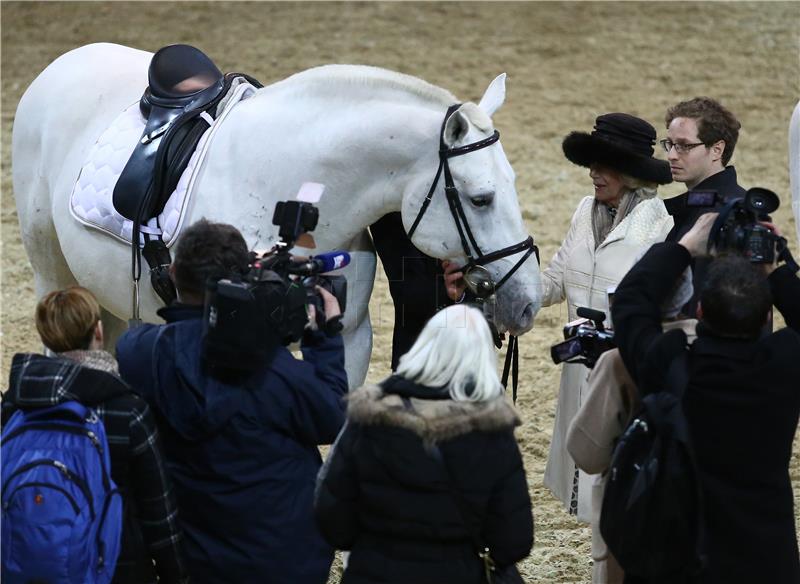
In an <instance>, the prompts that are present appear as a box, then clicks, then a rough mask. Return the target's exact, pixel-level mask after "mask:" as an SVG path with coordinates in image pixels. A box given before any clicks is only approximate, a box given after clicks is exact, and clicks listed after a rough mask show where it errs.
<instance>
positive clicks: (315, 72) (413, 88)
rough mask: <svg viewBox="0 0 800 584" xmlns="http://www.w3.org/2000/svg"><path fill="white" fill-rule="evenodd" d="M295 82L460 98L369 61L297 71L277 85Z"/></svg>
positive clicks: (449, 100) (446, 101) (444, 101)
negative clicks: (373, 64)
mask: <svg viewBox="0 0 800 584" xmlns="http://www.w3.org/2000/svg"><path fill="white" fill-rule="evenodd" d="M295 83H313V84H319V85H330V86H334V87H335V86H337V85H338V86H348V87H352V86H363V87H368V88H370V89H375V88H386V89H389V90H397V91H401V92H403V93H410V94H412V95H415V96H417V97H419V98H421V99H422V100H423V101H433V102H435V103H437V104H440V105H445V106H447V105H451V104H453V103H456V102H457V101H458V99H456V97H455V96H454V95H453V94H452V93H450V92H449V91H447V90H446V89H442V88H441V87H438V86H436V85H433V84H431V83H428V82H427V81H423V80H422V79H419V78H417V77H413V76H411V75H406V74H404V73H398V72H396V71H390V70H388V69H382V68H380V67H372V66H369V65H322V66H320V67H314V68H313V69H308V70H306V71H301V72H300V73H296V74H294V75H292V76H291V77H288V78H287V79H285V80H284V81H281V82H280V83H278V84H276V86H277V85H283V86H288V85H294V84H295ZM284 84H285V85H284Z"/></svg>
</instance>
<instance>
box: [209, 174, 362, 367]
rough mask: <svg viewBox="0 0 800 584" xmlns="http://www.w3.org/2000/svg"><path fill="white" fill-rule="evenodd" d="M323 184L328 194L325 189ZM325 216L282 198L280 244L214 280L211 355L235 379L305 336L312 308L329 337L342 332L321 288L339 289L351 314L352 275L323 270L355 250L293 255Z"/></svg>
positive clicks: (277, 219)
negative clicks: (349, 291)
mask: <svg viewBox="0 0 800 584" xmlns="http://www.w3.org/2000/svg"><path fill="white" fill-rule="evenodd" d="M308 184H314V183H306V185H308ZM306 185H304V187H305V186H306ZM318 186H319V187H320V189H319V194H321V188H322V186H321V185H318ZM302 192H303V189H302V188H301V194H302ZM298 196H300V195H298ZM317 200H318V198H317ZM318 219H319V209H317V207H315V206H314V204H313V203H312V202H308V201H300V200H297V201H281V202H278V203H277V205H276V206H275V211H274V214H273V217H272V224H273V225H277V226H278V236H279V242H278V244H277V245H276V246H275V247H273V248H272V249H271V250H269V251H268V252H266V253H264V254H263V255H261V256H260V257H259V256H258V255H257V254H256V253H255V252H251V254H250V255H251V258H250V262H249V265H248V267H247V270H246V271H245V272H244V273H243V274H239V273H233V274H230V275H229V276H227V277H223V278H219V279H215V280H209V282H208V283H207V286H206V296H205V307H204V330H203V332H204V335H205V339H204V354H203V357H204V362H205V364H206V366H207V367H208V368H209V370H210V372H211V373H212V374H218V376H220V374H221V375H222V376H230V375H231V374H235V373H237V372H238V373H249V372H252V371H255V370H257V369H259V368H261V367H263V365H264V364H265V363H266V362H267V361H268V360H269V358H270V357H271V356H272V354H273V352H274V350H275V349H276V348H277V347H279V346H286V345H289V344H291V343H294V342H297V341H298V340H300V339H301V338H302V336H303V334H304V332H305V329H306V325H307V324H308V311H307V305H313V306H314V307H315V312H316V325H317V327H318V328H319V329H321V330H323V331H324V332H325V333H326V334H328V335H332V334H335V333H337V332H339V331H340V330H341V329H342V324H341V316H339V317H336V318H332V319H330V320H328V319H327V318H326V315H325V310H324V302H323V300H322V298H321V296H320V295H319V294H318V292H317V290H316V286H320V287H323V288H325V289H326V290H328V291H329V292H331V293H332V294H333V295H334V296H335V297H336V299H337V300H338V301H339V306H340V308H341V310H342V313H344V310H345V307H346V300H347V280H346V279H345V278H344V277H343V276H335V275H323V274H324V273H325V272H329V271H331V270H335V269H338V268H343V267H345V266H346V265H347V264H348V263H349V262H350V256H349V254H348V253H347V252H343V251H337V252H328V253H325V254H320V255H317V256H312V257H310V258H307V259H298V258H295V257H293V256H292V255H291V254H290V250H291V249H292V248H293V247H294V245H295V243H296V242H297V240H298V239H299V238H300V237H301V236H302V235H303V234H305V233H309V232H311V231H313V230H314V229H315V228H316V226H317V221H318Z"/></svg>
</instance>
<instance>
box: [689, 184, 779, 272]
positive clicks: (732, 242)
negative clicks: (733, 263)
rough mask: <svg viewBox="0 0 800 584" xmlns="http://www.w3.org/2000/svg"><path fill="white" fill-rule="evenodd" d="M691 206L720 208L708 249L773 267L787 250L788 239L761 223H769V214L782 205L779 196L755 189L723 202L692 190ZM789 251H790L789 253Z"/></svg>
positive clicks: (715, 196) (706, 193)
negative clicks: (777, 255)
mask: <svg viewBox="0 0 800 584" xmlns="http://www.w3.org/2000/svg"><path fill="white" fill-rule="evenodd" d="M687 205H688V206H690V207H712V208H716V209H719V216H718V217H717V219H716V221H714V225H712V226H711V232H710V234H709V237H708V250H709V252H710V251H711V250H712V249H715V250H717V251H718V252H723V251H730V252H734V253H738V254H741V255H743V256H745V257H746V258H747V259H749V260H750V261H751V262H753V263H758V264H771V263H773V262H774V261H775V253H776V248H777V252H778V254H781V253H783V251H784V250H787V248H786V239H785V238H783V237H781V236H779V235H776V234H775V233H773V232H772V231H771V230H770V229H769V228H768V227H765V226H764V225H761V224H760V223H759V221H769V220H770V218H769V214H770V213H773V212H774V211H775V210H776V209H777V208H778V207H779V206H780V199H778V195H776V194H775V193H773V192H772V191H770V190H768V189H763V188H760V187H754V188H752V189H750V190H748V191H747V193H746V194H745V196H744V197H737V198H734V199H731V200H728V201H721V200H720V198H719V195H718V194H717V192H716V191H690V192H689V195H688V199H687ZM787 251H788V250H787Z"/></svg>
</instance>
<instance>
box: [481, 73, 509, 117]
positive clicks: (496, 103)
mask: <svg viewBox="0 0 800 584" xmlns="http://www.w3.org/2000/svg"><path fill="white" fill-rule="evenodd" d="M505 100H506V74H505V73H500V75H498V76H497V77H495V78H494V81H492V82H491V83H490V84H489V87H487V88H486V92H485V93H484V94H483V97H482V98H481V102H480V103H479V104H478V107H479V108H481V109H482V110H483V111H484V112H486V115H487V116H489V117H490V118H491V117H492V116H493V115H494V112H496V111H497V110H499V109H500V106H501V105H503V102H504V101H505Z"/></svg>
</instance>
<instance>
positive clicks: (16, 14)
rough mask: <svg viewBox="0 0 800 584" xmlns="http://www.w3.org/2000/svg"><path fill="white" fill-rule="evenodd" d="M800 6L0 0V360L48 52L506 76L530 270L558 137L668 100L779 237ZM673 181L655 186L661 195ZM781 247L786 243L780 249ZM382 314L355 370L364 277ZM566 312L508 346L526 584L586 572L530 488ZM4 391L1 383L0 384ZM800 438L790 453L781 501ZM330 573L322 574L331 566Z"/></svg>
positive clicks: (17, 276)
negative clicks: (715, 118) (750, 191)
mask: <svg viewBox="0 0 800 584" xmlns="http://www.w3.org/2000/svg"><path fill="white" fill-rule="evenodd" d="M798 30H800V4H796V3H766V2H763V3H762V2H759V3H716V2H715V3H656V2H648V3H633V2H630V3H628V2H626V3H472V2H464V3H455V2H454V3H412V2H401V3H290V2H286V3H234V2H230V3H229V2H225V3H191V2H187V3H183V2H182V3H166V2H164V3H141V4H140V3H122V2H121V3H116V2H113V3H112V2H109V3H103V2H99V3H80V2H76V3H73V2H66V3H55V2H52V3H50V2H37V3H26V2H3V3H2V70H1V73H2V369H1V370H0V378H2V379H3V380H5V379H6V378H7V374H8V367H9V363H10V359H11V356H12V355H13V354H14V353H15V352H17V351H23V350H24V351H35V350H38V349H39V344H38V342H37V337H36V334H35V329H34V328H33V326H32V313H33V307H34V304H35V298H34V293H33V283H32V272H31V269H30V266H29V264H28V261H27V258H26V255H25V252H24V250H23V249H22V246H21V244H20V239H19V229H18V226H17V217H16V212H15V207H14V199H13V193H12V188H11V162H12V161H11V159H10V142H11V128H12V124H13V119H14V111H15V108H16V104H17V102H18V100H19V98H20V96H21V95H22V93H23V92H24V90H25V88H26V87H27V86H28V84H29V83H30V82H31V81H32V80H33V78H34V77H35V76H36V75H37V74H38V73H39V72H40V71H41V70H42V69H43V68H44V67H45V66H46V65H47V64H48V63H49V62H50V61H52V60H53V59H54V58H56V57H57V56H58V55H60V54H62V53H64V52H65V51H68V50H70V49H72V48H75V47H77V46H80V45H83V44H86V43H91V42H96V41H109V42H115V43H120V44H124V45H130V46H134V47H137V48H141V49H146V50H150V51H154V50H157V49H158V48H160V47H161V46H163V45H166V44H171V43H176V42H181V43H189V44H194V45H196V46H199V47H200V48H202V49H203V50H205V51H206V52H207V53H208V54H209V55H210V56H211V57H212V58H213V59H215V60H216V62H217V64H218V65H219V66H220V68H221V69H222V70H224V71H230V70H237V71H246V72H248V73H250V74H252V75H253V76H255V77H256V78H258V79H260V80H261V81H262V82H264V83H269V82H272V81H275V80H279V79H281V78H283V77H286V76H288V75H290V74H292V73H294V72H296V71H299V70H302V69H306V68H309V67H313V66H315V65H320V64H325V63H363V64H369V65H378V66H382V67H386V68H389V69H395V70H398V71H401V72H404V73H408V74H411V75H415V76H418V77H421V78H423V79H425V80H427V81H430V82H432V83H435V84H437V85H441V86H442V87H445V88H447V89H449V90H451V91H452V92H453V93H455V94H456V95H457V96H459V97H460V98H461V99H463V100H475V101H477V100H478V99H479V98H480V96H481V95H482V93H483V91H484V89H485V88H486V86H487V85H488V83H489V82H490V81H491V80H492V79H493V78H494V77H495V76H496V75H497V74H498V73H500V72H503V71H506V72H507V73H508V95H507V99H506V104H505V106H504V107H503V108H502V109H501V110H500V112H499V113H498V114H496V116H495V125H496V126H497V128H498V129H499V130H500V131H501V133H502V140H503V147H504V149H505V151H506V153H507V155H508V158H509V160H510V161H511V163H512V165H513V167H514V169H515V171H516V173H517V189H518V192H519V199H520V203H521V207H522V210H523V215H524V218H525V220H526V222H527V225H528V228H529V230H530V232H531V233H533V234H534V236H535V238H536V241H537V243H538V244H539V246H540V247H541V251H542V260H543V262H544V264H545V265H546V264H547V261H548V260H549V259H550V257H552V255H553V253H554V252H555V251H556V249H557V246H558V245H559V243H560V242H561V239H562V237H563V235H564V234H565V233H566V229H567V226H568V223H569V219H570V217H571V215H572V212H573V211H574V208H575V206H576V204H577V202H578V201H579V200H580V198H581V197H582V196H584V195H586V194H587V193H588V192H589V191H590V186H591V184H590V180H589V178H588V175H587V172H586V171H585V170H584V169H581V168H578V167H576V166H573V165H571V164H570V163H569V162H567V161H566V159H565V158H564V157H563V155H562V153H561V140H562V139H563V137H564V136H565V135H566V134H567V133H568V132H570V131H571V130H575V129H579V130H584V131H588V130H590V129H591V126H592V124H593V122H594V118H595V116H597V115H598V114H600V113H604V112H610V111H625V112H630V113H633V114H636V115H639V116H641V117H644V118H646V119H648V120H650V121H651V123H653V125H655V126H656V127H657V128H658V130H659V137H663V134H664V128H663V115H664V111H665V109H666V108H667V107H668V106H669V105H671V104H673V103H675V102H677V101H679V100H681V99H684V98H688V97H692V96H695V95H710V96H713V97H716V98H718V99H720V100H721V101H722V102H723V103H725V104H726V105H727V106H728V107H729V108H730V109H731V110H732V111H734V112H735V113H736V114H737V115H738V116H739V118H740V120H741V122H742V126H743V129H742V132H741V136H740V139H739V145H738V147H737V150H736V154H735V156H734V160H733V162H734V163H735V165H736V168H737V170H738V173H739V177H740V182H741V183H742V184H744V185H746V186H755V185H760V186H765V187H768V188H771V189H773V190H775V191H776V192H777V193H779V194H780V195H781V198H782V201H783V203H784V206H783V207H782V208H781V209H780V210H779V211H778V212H777V213H776V214H775V216H776V219H777V222H778V224H780V225H781V226H782V227H783V229H784V232H785V233H787V234H793V233H795V229H794V223H793V220H792V218H791V211H790V203H789V191H788V189H789V179H788V163H787V128H788V121H789V117H790V115H791V112H792V109H793V106H794V104H795V102H796V101H797V99H798V96H800V75H799V73H800V66H799V65H800V63H799V62H798V51H799V50H800V40H799V39H800V37H798ZM679 192H681V188H680V186H677V185H670V186H668V187H666V188H663V189H662V194H663V195H666V196H669V195H674V194H678V193H679ZM792 245H793V250H794V252H795V253H797V251H798V247H797V242H796V241H793V242H792ZM371 306H372V308H373V311H372V312H373V314H380V315H381V316H380V318H379V319H376V320H375V321H374V322H373V326H374V327H375V350H374V353H373V359H372V364H371V366H370V370H369V380H372V381H377V380H380V379H381V378H383V377H384V376H385V375H386V374H387V372H388V364H389V348H390V341H391V330H390V326H391V322H392V316H391V315H392V308H391V303H390V302H389V299H388V293H387V287H386V285H385V281H384V280H383V279H382V278H379V282H378V283H377V287H376V292H375V294H374V296H373V302H372V305H371ZM565 318H566V309H565V307H563V306H561V307H559V306H557V307H553V308H549V309H544V310H542V311H541V312H540V313H539V315H538V317H537V320H536V327H535V328H534V330H533V331H531V332H530V333H529V334H527V335H526V336H525V337H523V338H522V339H521V364H520V367H521V375H522V379H521V390H520V397H519V401H518V407H519V410H520V412H521V415H522V418H523V420H524V423H523V426H522V427H521V428H520V429H519V430H518V433H517V436H518V438H519V443H520V447H521V449H522V451H523V453H524V455H525V464H526V468H527V471H528V479H529V484H530V491H531V496H532V498H533V503H534V514H535V524H536V544H535V547H534V551H533V553H532V555H531V556H530V557H529V558H528V559H527V560H525V561H524V562H522V563H521V566H520V567H521V571H522V573H523V574H524V576H525V579H526V581H528V582H538V583H545V582H547V583H552V582H563V583H566V582H588V581H589V580H590V570H591V560H590V558H589V529H588V527H586V526H583V525H580V524H578V523H577V522H576V521H574V520H573V519H572V518H571V517H570V516H568V515H567V514H566V513H565V512H564V511H563V510H562V509H561V507H560V505H559V504H557V502H556V500H555V499H554V498H553V497H552V496H551V495H550V494H549V492H548V491H547V490H546V489H545V488H544V487H543V485H542V474H543V472H544V466H545V461H546V457H547V451H548V444H549V441H550V435H551V432H552V426H553V414H554V409H555V398H556V390H557V387H558V374H559V371H558V367H556V366H554V365H553V364H552V363H551V362H550V358H549V351H548V347H549V345H550V344H551V343H553V342H555V341H557V340H559V338H560V334H561V333H560V330H561V326H562V324H563V322H564V321H565ZM0 387H5V381H3V382H1V383H0ZM798 446H800V444H799V443H798V442H797V441H796V443H795V453H794V455H793V458H792V463H791V475H792V479H793V483H794V487H795V506H796V508H797V507H798V494H800V454H799V452H800V448H798ZM331 581H332V582H335V581H338V572H337V571H336V570H335V571H334V572H333V574H332V577H331Z"/></svg>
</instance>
